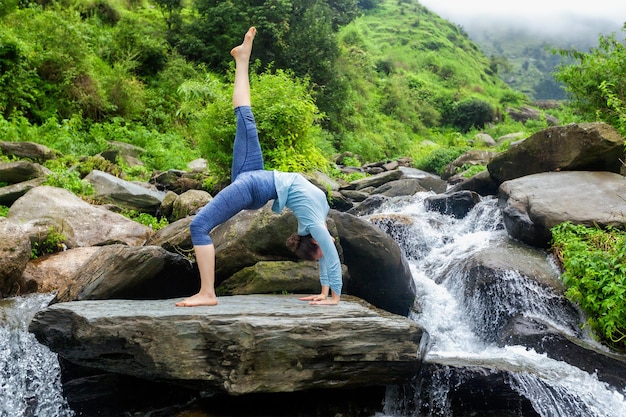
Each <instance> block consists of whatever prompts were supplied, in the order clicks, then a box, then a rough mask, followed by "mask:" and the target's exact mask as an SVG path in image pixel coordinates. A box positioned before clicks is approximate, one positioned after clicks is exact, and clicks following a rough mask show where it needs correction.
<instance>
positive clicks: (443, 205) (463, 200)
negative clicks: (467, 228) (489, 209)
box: [424, 190, 480, 219]
mask: <svg viewBox="0 0 626 417" xmlns="http://www.w3.org/2000/svg"><path fill="white" fill-rule="evenodd" d="M479 202H480V196H479V195H478V193H475V192H473V191H467V190H465V191H457V192H454V193H445V194H437V195H433V196H429V197H427V198H426V199H424V206H425V207H426V209H427V210H432V211H438V212H439V213H441V214H445V215H449V216H452V217H455V218H457V219H462V218H464V217H465V216H467V214H468V213H469V212H470V210H471V209H472V208H474V206H475V205H476V204H478V203H479Z"/></svg>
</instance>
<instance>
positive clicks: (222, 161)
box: [0, 0, 525, 176]
mask: <svg viewBox="0 0 626 417" xmlns="http://www.w3.org/2000/svg"><path fill="white" fill-rule="evenodd" d="M251 25H255V26H256V27H257V28H258V31H259V34H258V37H257V39H256V40H255V49H254V54H253V59H254V60H255V62H254V64H253V75H252V83H253V95H254V96H253V101H254V103H255V107H256V109H257V110H256V111H257V114H258V116H259V117H258V118H259V119H260V120H262V122H261V123H260V124H259V129H260V133H261V137H262V145H263V146H264V150H265V152H266V155H267V165H268V168H280V169H289V170H306V169H311V168H315V167H318V168H319V167H320V166H322V165H323V164H324V160H325V159H327V158H330V155H331V154H334V153H337V152H342V151H353V152H357V153H359V154H361V155H363V156H364V157H365V158H366V159H368V160H370V161H371V160H375V159H382V158H385V157H392V156H401V155H405V156H406V155H408V156H411V155H415V154H417V153H420V152H422V148H421V143H422V142H424V140H425V139H429V140H430V141H431V143H432V141H434V140H436V138H437V137H439V136H440V132H442V131H445V130H455V131H458V132H460V133H461V134H463V133H465V132H467V131H468V130H470V129H471V128H473V127H478V128H480V127H481V126H483V125H484V124H485V123H487V122H490V121H493V120H497V119H498V118H499V115H500V113H501V111H502V109H503V108H504V106H508V105H511V104H512V105H515V104H520V103H522V102H523V101H524V100H525V97H524V96H523V95H521V94H518V93H515V92H513V91H512V90H510V89H509V88H508V87H507V86H506V85H505V84H504V83H503V82H502V81H501V80H500V79H499V78H498V76H497V74H496V73H495V68H493V67H492V66H490V62H489V60H488V59H487V58H486V57H485V56H484V55H483V54H482V53H481V51H480V49H479V48H478V47H477V46H476V45H475V44H474V43H473V42H472V41H470V40H469V38H468V36H467V34H466V33H464V32H463V30H462V29H461V28H460V27H458V26H456V25H454V24H451V23H450V22H448V21H446V20H443V19H441V18H440V17H438V16H437V15H435V14H433V13H431V12H429V10H427V9H426V8H424V7H423V6H421V5H420V4H419V2H417V1H416V0H332V1H331V0H268V1H252V0H249V1H237V2H230V1H216V0H203V1H198V2H181V1H179V0H82V1H81V0H79V1H73V2H69V1H66V0H61V1H56V2H55V1H47V0H41V1H38V2H36V3H35V2H33V3H29V2H28V1H27V0H19V1H18V0H13V1H7V2H2V3H1V4H0V85H1V86H2V88H1V90H0V115H1V116H2V118H1V119H0V124H1V126H0V129H1V130H2V132H3V136H4V138H3V139H4V140H33V141H36V142H40V143H44V144H46V145H48V146H51V147H52V148H54V149H56V150H58V151H60V152H62V153H64V154H66V155H68V154H73V155H85V154H87V155H93V154H95V153H97V152H101V151H102V150H103V149H104V148H105V147H106V146H108V145H107V144H108V143H109V142H110V141H111V140H117V141H124V142H129V143H133V144H135V145H138V146H141V147H143V148H144V149H146V154H145V155H144V159H145V160H147V162H148V164H149V166H148V167H147V169H168V168H182V167H184V166H185V164H186V163H187V162H188V161H189V160H191V159H193V158H196V157H199V156H203V157H205V158H207V159H208V160H209V162H210V166H211V168H212V170H213V171H214V172H215V174H216V175H217V176H220V175H223V174H224V173H226V172H227V170H228V168H227V167H228V161H229V155H230V141H231V139H230V138H231V135H232V129H233V126H232V124H231V119H232V113H231V109H230V92H229V88H230V85H231V83H230V76H231V75H232V73H231V70H232V67H231V60H232V59H231V57H230V55H229V54H228V52H229V50H230V48H231V47H232V46H234V45H236V44H238V43H239V42H241V38H242V34H243V33H244V32H245V30H246V29H247V28H248V27H249V26H251Z"/></svg>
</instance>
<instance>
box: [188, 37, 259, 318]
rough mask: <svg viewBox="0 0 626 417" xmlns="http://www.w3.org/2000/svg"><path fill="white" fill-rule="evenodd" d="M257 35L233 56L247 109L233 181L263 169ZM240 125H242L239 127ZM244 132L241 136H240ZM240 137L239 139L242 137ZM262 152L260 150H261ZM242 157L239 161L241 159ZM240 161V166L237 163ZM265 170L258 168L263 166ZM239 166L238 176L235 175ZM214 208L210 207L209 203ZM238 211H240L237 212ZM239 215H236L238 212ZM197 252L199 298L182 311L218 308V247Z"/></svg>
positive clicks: (236, 94) (238, 93)
mask: <svg viewBox="0 0 626 417" xmlns="http://www.w3.org/2000/svg"><path fill="white" fill-rule="evenodd" d="M255 35H256V29H255V28H254V27H252V28H250V29H249V30H248V32H246V34H245V36H244V39H243V43H242V44H241V45H239V46H236V47H234V48H233V49H232V50H231V51H230V54H231V55H232V56H233V58H235V85H234V88H233V107H235V109H236V110H237V108H238V107H240V108H242V109H243V108H245V109H246V111H239V112H238V116H237V117H238V119H237V123H238V133H242V135H241V137H240V139H241V140H239V141H238V140H237V137H236V138H235V145H234V149H233V178H232V181H234V180H235V178H236V176H237V175H239V173H241V172H244V171H246V170H251V169H262V168H263V158H262V155H261V148H260V145H259V141H258V136H257V135H256V124H255V123H254V117H253V116H252V112H251V111H250V104H251V102H250V80H249V72H248V65H249V63H250V54H251V53H252V43H253V41H254V37H255ZM239 123H242V125H241V126H239ZM239 131H241V132H239ZM238 137H239V136H238ZM238 142H239V143H238ZM257 148H258V149H257ZM235 153H237V155H239V156H240V157H239V158H238V157H237V155H235ZM236 160H237V165H236V164H235V161H236ZM259 160H260V166H261V168H257V167H258V166H259ZM235 166H237V172H235ZM209 204H210V203H209ZM237 211H238V210H237ZM237 211H235V213H236V212H237ZM194 252H195V255H196V262H197V264H198V270H199V272H200V290H199V291H198V293H197V294H195V295H192V296H191V297H188V298H186V299H184V300H182V301H180V302H178V303H176V306H178V307H194V306H213V305H216V304H217V296H216V294H215V247H214V246H213V243H211V241H210V239H209V240H208V242H203V243H201V244H196V243H195V242H194Z"/></svg>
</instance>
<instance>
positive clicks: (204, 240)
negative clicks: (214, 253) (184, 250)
mask: <svg viewBox="0 0 626 417" xmlns="http://www.w3.org/2000/svg"><path fill="white" fill-rule="evenodd" d="M211 229H212V227H211V226H210V225H208V224H207V222H204V221H202V219H201V218H199V217H197V216H196V217H194V219H193V220H192V221H191V223H190V224H189V233H190V234H191V242H192V243H193V244H194V245H210V244H211V243H213V242H212V241H211V236H209V232H210V231H211Z"/></svg>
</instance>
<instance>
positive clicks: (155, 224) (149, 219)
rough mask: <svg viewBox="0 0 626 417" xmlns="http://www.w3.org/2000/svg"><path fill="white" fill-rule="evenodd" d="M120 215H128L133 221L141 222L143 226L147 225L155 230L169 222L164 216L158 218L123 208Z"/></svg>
mask: <svg viewBox="0 0 626 417" xmlns="http://www.w3.org/2000/svg"><path fill="white" fill-rule="evenodd" d="M122 215H124V216H125V217H128V218H129V219H131V220H133V221H136V222H137V223H141V224H143V225H144V226H148V227H149V228H151V229H152V230H154V231H155V232H156V231H157V230H160V229H162V228H164V227H165V226H167V225H168V224H169V222H168V221H167V219H166V218H165V217H161V218H160V219H158V218H156V217H154V216H153V215H151V214H148V213H142V212H139V211H137V210H123V211H122Z"/></svg>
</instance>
